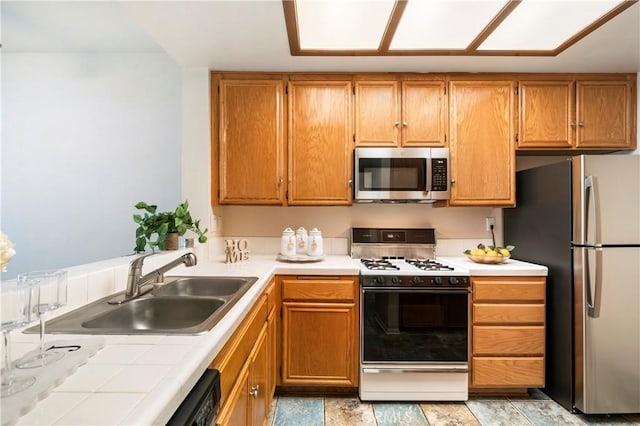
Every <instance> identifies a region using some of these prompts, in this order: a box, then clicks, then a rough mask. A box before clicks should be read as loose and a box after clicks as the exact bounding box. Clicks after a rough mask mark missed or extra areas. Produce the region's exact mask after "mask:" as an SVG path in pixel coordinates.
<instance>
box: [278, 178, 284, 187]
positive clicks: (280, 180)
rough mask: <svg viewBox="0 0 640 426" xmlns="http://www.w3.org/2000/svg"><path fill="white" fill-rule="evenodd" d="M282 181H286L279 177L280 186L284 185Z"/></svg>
mask: <svg viewBox="0 0 640 426" xmlns="http://www.w3.org/2000/svg"><path fill="white" fill-rule="evenodd" d="M282 182H284V179H283V178H280V179H278V186H282Z"/></svg>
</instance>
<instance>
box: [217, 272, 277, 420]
mask: <svg viewBox="0 0 640 426" xmlns="http://www.w3.org/2000/svg"><path fill="white" fill-rule="evenodd" d="M275 288H276V286H275V280H274V281H273V282H272V283H270V284H269V285H268V286H267V290H266V291H265V293H264V294H263V295H261V297H260V298H259V299H258V301H257V302H256V304H255V305H254V307H253V308H252V309H251V311H250V312H249V314H248V315H247V317H246V318H245V319H244V321H243V322H242V323H241V324H240V326H239V327H238V329H237V330H236V332H235V333H234V334H233V336H231V338H230V339H229V341H228V342H227V344H226V345H225V346H224V348H223V349H222V351H220V353H219V354H218V356H216V358H215V359H214V360H213V362H212V363H211V368H215V369H217V370H219V371H220V381H221V382H220V388H221V393H222V396H221V401H220V410H219V412H218V416H217V418H216V424H218V425H239V426H247V425H262V424H264V423H265V422H266V418H267V414H268V412H269V407H270V405H271V400H272V398H273V392H274V388H275V379H276V378H275V371H276V354H275V345H276V339H277V336H276V335H275V330H276V318H277V315H276V311H277V309H276V303H275V300H276V299H275V298H274V297H275V296H274V294H275V293H276V291H275Z"/></svg>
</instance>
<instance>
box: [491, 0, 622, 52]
mask: <svg viewBox="0 0 640 426" xmlns="http://www.w3.org/2000/svg"><path fill="white" fill-rule="evenodd" d="M619 3H621V1H619V0H587V1H579V0H524V1H523V2H522V3H520V5H519V6H518V7H517V8H516V9H515V10H514V11H513V12H511V14H510V15H509V16H508V17H507V18H506V19H505V20H504V21H503V22H502V24H501V25H500V26H499V27H498V28H496V29H495V31H493V33H491V35H489V37H487V39H486V40H485V41H484V42H483V43H482V44H481V45H480V47H479V48H478V50H518V51H522V50H553V49H556V48H557V47H559V46H560V45H562V43H564V42H565V41H567V40H568V39H570V38H571V37H573V36H574V35H575V34H577V33H578V32H580V31H582V30H583V29H584V28H585V27H587V26H588V25H590V24H591V23H593V22H594V21H596V20H598V19H599V18H600V17H602V16H603V15H604V14H606V13H607V12H609V11H610V10H611V9H613V8H614V7H615V6H616V5H618V4H619Z"/></svg>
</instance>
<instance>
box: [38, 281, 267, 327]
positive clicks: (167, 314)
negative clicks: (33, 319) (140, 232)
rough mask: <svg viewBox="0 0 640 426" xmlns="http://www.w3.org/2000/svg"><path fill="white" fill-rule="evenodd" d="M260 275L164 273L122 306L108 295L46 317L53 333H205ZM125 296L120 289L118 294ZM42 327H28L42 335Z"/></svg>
mask: <svg viewBox="0 0 640 426" xmlns="http://www.w3.org/2000/svg"><path fill="white" fill-rule="evenodd" d="M257 280H258V279H257V278H256V277H165V281H164V283H160V284H156V285H154V289H153V290H152V291H151V292H149V293H147V294H145V295H144V296H141V297H138V298H135V299H132V300H130V301H127V302H124V303H122V304H120V305H112V304H109V303H107V302H108V301H109V300H112V299H113V297H114V295H113V294H112V295H109V296H107V297H104V298H102V299H100V300H97V301H95V302H93V303H90V304H88V305H85V306H83V307H80V308H78V309H75V310H73V311H71V312H69V313H66V314H64V315H61V316H59V317H57V318H54V319H52V320H49V321H47V327H46V331H47V332H48V333H54V334H60V333H61V334H188V335H193V334H202V333H205V332H207V331H209V330H211V329H212V328H213V327H214V326H215V325H216V324H217V323H218V322H219V321H220V320H221V319H222V318H223V317H224V315H225V314H226V313H227V312H228V311H229V309H231V308H232V307H233V306H234V305H235V304H236V302H237V301H238V300H239V299H240V298H241V297H242V295H244V294H245V293H246V292H247V290H248V289H249V288H250V287H251V286H252V285H253V284H254V283H255V282H256V281H257ZM118 294H120V293H118ZM38 332H39V326H34V327H31V328H28V329H27V330H25V333H38Z"/></svg>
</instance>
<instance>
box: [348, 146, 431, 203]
mask: <svg viewBox="0 0 640 426" xmlns="http://www.w3.org/2000/svg"><path fill="white" fill-rule="evenodd" d="M430 155H431V151H430V149H429V148H357V149H356V152H355V173H354V174H355V197H354V198H355V199H356V200H357V201H373V200H378V201H380V200H427V199H429V192H428V188H429V187H430V182H428V180H429V177H430V174H429V170H428V167H429V165H430V163H429V157H430Z"/></svg>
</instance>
